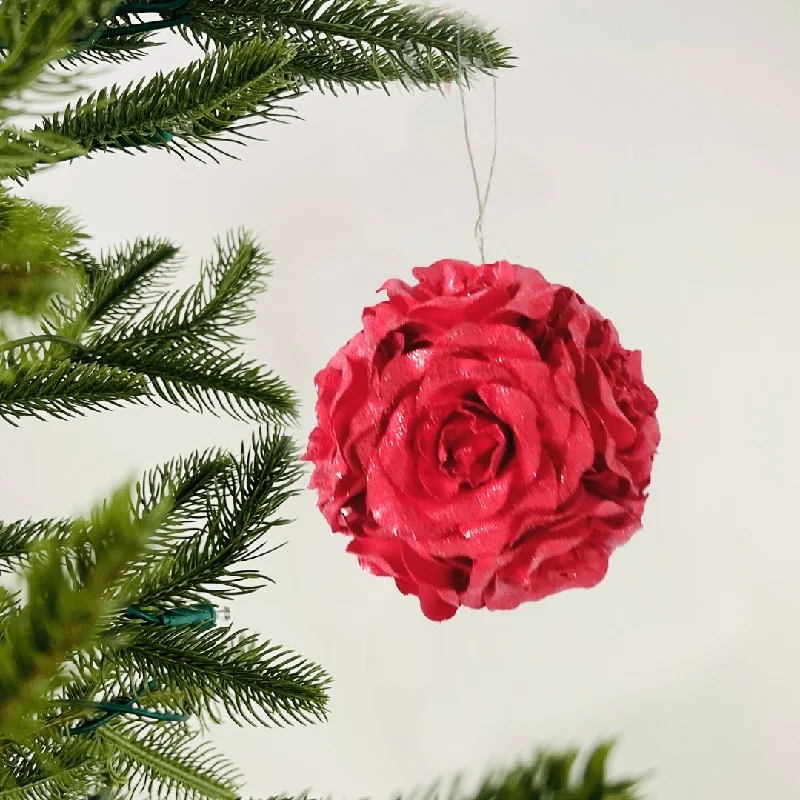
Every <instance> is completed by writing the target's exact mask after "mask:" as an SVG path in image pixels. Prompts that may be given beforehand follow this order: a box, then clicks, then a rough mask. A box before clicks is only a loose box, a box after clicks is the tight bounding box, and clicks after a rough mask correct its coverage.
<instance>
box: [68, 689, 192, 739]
mask: <svg viewBox="0 0 800 800" xmlns="http://www.w3.org/2000/svg"><path fill="white" fill-rule="evenodd" d="M148 688H149V690H150V691H153V690H154V689H157V688H158V684H157V683H156V682H155V681H150V683H149V686H148ZM144 692H145V687H144V686H142V687H141V688H140V689H139V691H138V692H137V693H136V695H135V696H134V697H119V698H116V699H115V700H113V701H111V702H101V701H95V700H73V701H72V702H71V705H72V706H73V707H76V708H84V709H86V710H87V711H103V712H105V713H104V714H103V716H102V717H98V718H97V719H93V720H88V721H86V722H82V723H80V725H76V726H75V727H74V728H70V729H69V735H70V736H80V735H81V734H85V733H91V732H92V731H96V730H97V729H98V728H102V727H103V725H108V723H109V722H111V720H113V719H115V718H116V717H119V716H121V715H122V714H130V715H131V716H134V717H140V718H143V719H152V720H157V721H160V722H186V720H188V719H189V717H188V716H187V715H185V714H172V713H168V712H163V711H151V710H150V709H148V708H141V707H140V706H138V705H137V703H138V701H139V697H140V696H141V695H142V694H144Z"/></svg>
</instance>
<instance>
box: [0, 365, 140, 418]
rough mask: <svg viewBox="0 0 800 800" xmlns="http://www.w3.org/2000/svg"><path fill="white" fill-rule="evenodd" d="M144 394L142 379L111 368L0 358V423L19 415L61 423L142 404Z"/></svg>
mask: <svg viewBox="0 0 800 800" xmlns="http://www.w3.org/2000/svg"><path fill="white" fill-rule="evenodd" d="M2 355H5V356H6V358H5V363H3V358H2ZM147 395H148V388H147V381H146V380H145V378H144V376H142V375H137V374H134V373H131V372H125V371H123V370H121V369H117V368H115V367H111V366H106V365H103V364H91V363H86V364H81V363H75V362H71V361H67V360H60V361H55V363H52V360H51V359H46V360H43V359H36V360H31V359H30V358H26V359H25V360H24V361H21V362H20V363H19V364H16V363H13V362H12V361H11V359H10V358H9V357H8V354H1V355H0V419H4V420H5V421H6V422H9V423H11V424H12V425H16V424H17V422H16V420H17V419H18V418H19V417H23V416H27V417H36V418H37V419H44V418H45V417H44V415H45V414H49V415H50V416H54V417H56V418H59V419H66V418H67V417H70V416H74V415H76V414H79V413H81V412H82V411H85V410H97V409H101V408H109V407H111V406H121V405H122V403H123V402H129V403H131V402H143V400H144V399H145V398H146V397H147Z"/></svg>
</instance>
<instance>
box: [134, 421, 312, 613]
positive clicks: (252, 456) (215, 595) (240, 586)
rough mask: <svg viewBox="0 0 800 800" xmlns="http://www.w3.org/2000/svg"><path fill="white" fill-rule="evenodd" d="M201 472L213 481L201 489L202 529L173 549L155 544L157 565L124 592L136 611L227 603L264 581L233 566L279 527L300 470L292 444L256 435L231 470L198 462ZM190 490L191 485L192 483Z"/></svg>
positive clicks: (253, 554)
mask: <svg viewBox="0 0 800 800" xmlns="http://www.w3.org/2000/svg"><path fill="white" fill-rule="evenodd" d="M199 463H200V465H203V462H199ZM204 466H205V468H206V474H207V475H209V477H211V478H212V480H213V483H212V480H209V481H208V482H207V483H206V484H205V485H203V486H202V495H201V497H202V500H203V501H204V502H205V503H206V509H205V513H206V522H205V525H204V526H203V529H202V530H201V531H199V532H197V533H196V534H195V535H192V536H191V537H189V538H185V539H184V540H183V541H180V542H179V543H178V544H175V543H174V540H173V541H172V542H171V543H170V542H167V543H166V544H165V546H164V547H161V546H160V545H159V544H158V541H157V543H156V547H157V548H158V552H159V559H158V562H157V563H151V564H150V565H148V569H147V570H146V571H142V572H141V573H139V575H138V577H134V580H135V581H136V583H135V588H133V589H132V593H133V596H134V597H135V598H136V603H137V605H139V606H141V607H142V608H148V607H159V606H161V605H164V604H170V603H176V602H201V603H202V602H208V601H209V600H210V599H217V600H223V599H230V598H232V597H235V596H237V595H242V594H248V593H250V592H253V591H256V590H257V589H258V588H259V587H261V586H263V585H264V583H265V582H267V581H269V580H270V579H269V578H267V577H266V576H264V575H262V574H261V573H259V572H258V571H257V570H251V569H243V568H242V567H241V566H239V565H241V564H242V563H243V562H246V561H250V560H252V559H254V558H257V557H258V556H260V555H263V554H264V553H265V551H266V549H267V544H266V541H265V540H266V537H267V535H268V534H269V533H270V532H271V531H272V530H273V529H274V528H276V527H278V526H281V525H284V524H286V522H287V520H285V519H281V518H276V516H275V514H276V512H277V510H278V509H279V508H280V506H281V505H282V504H283V503H284V502H285V501H286V500H288V499H289V498H290V497H292V496H294V495H295V494H297V491H298V490H297V488H296V482H297V479H298V477H299V476H300V474H301V472H302V466H301V465H300V463H299V461H298V458H297V451H296V448H295V445H294V443H293V442H292V440H291V439H289V438H288V437H287V436H284V435H281V434H279V433H272V432H269V431H263V430H262V431H259V432H258V433H257V434H256V435H255V436H254V437H253V442H252V446H251V449H250V450H249V451H246V450H245V448H244V447H242V451H241V455H240V457H239V459H237V460H236V461H235V462H233V463H232V464H230V465H228V464H226V463H223V462H221V461H220V462H216V463H215V464H213V465H212V463H210V462H205V464H204ZM189 480H190V477H189V473H187V474H186V481H187V482H189ZM193 483H194V486H195V487H197V486H198V482H197V480H196V479H195V480H194V481H193ZM206 493H207V494H206ZM153 499H155V497H154V498H153ZM199 499H200V498H198V500H199ZM198 510H199V508H198Z"/></svg>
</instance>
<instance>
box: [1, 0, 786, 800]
mask: <svg viewBox="0 0 800 800" xmlns="http://www.w3.org/2000/svg"><path fill="white" fill-rule="evenodd" d="M462 6H463V7H466V8H468V9H470V10H473V11H476V12H478V13H479V14H480V15H481V16H482V17H483V18H484V19H486V20H488V21H489V22H491V23H492V24H493V25H496V26H498V27H499V28H500V35H501V37H502V38H503V40H504V41H506V42H507V43H509V44H511V45H512V46H513V47H514V48H515V50H516V52H517V55H518V56H519V60H520V61H519V68H518V69H517V70H515V71H512V72H507V73H505V74H503V76H502V78H501V80H500V86H499V92H500V137H501V138H500V157H499V163H498V173H497V177H496V184H495V186H494V189H493V196H492V200H491V203H490V209H489V212H488V220H487V250H488V252H487V255H488V257H489V258H490V259H497V258H506V259H509V260H516V261H518V262H520V263H524V264H527V265H529V266H534V267H536V268H538V269H540V270H541V271H542V272H544V274H545V275H546V276H547V277H548V278H549V279H551V280H553V281H557V282H561V283H565V284H568V285H571V286H573V287H575V288H576V289H577V290H578V291H579V292H580V293H581V294H582V295H583V296H584V297H585V298H586V299H587V300H588V301H589V302H590V303H592V304H593V305H595V306H596V307H597V308H599V309H600V310H601V311H602V312H603V313H604V314H606V315H607V316H609V317H610V318H611V319H613V320H614V321H615V322H616V324H617V326H618V328H619V329H620V331H621V335H622V341H623V344H625V345H626V346H628V347H630V348H641V349H642V350H643V351H644V365H645V375H646V378H647V379H648V381H649V382H650V383H651V385H652V386H653V388H654V389H655V391H656V392H657V394H658V396H659V398H660V401H661V410H660V420H661V424H662V430H663V444H662V447H661V452H660V454H659V456H658V458H657V460H656V466H655V471H654V477H653V484H652V496H651V500H650V502H649V506H648V508H647V512H646V515H645V529H644V530H643V531H642V532H641V533H639V534H638V535H637V536H636V537H635V538H634V539H633V541H632V542H631V543H630V544H629V545H627V546H626V547H624V548H623V549H622V550H620V551H619V552H618V553H617V554H616V555H615V557H614V558H613V559H612V564H611V570H610V573H609V575H608V577H607V579H606V581H605V582H604V583H603V584H601V586H600V587H598V588H597V589H594V590H591V591H589V592H583V591H575V592H571V593H567V594H563V595H561V596H557V597H554V598H550V599H548V600H546V601H544V602H541V603H538V604H532V605H528V606H527V607H524V608H521V609H519V610H517V611H514V612H500V613H496V614H490V613H488V612H471V611H469V610H464V611H462V612H460V613H459V614H458V615H457V617H456V618H455V619H454V620H453V621H450V622H447V623H444V624H440V625H439V624H434V623H431V622H428V621H427V620H426V619H424V618H423V616H422V614H421V613H420V611H419V609H418V607H417V604H416V602H415V600H414V599H413V598H403V597H402V596H400V595H399V594H398V593H397V591H396V590H395V588H394V586H393V584H392V582H391V581H388V580H381V579H377V578H372V577H370V576H368V575H366V574H363V573H362V572H361V571H360V570H359V569H358V567H357V564H356V561H355V559H354V558H352V557H350V556H347V555H345V554H344V552H343V551H344V547H345V544H346V540H345V539H344V538H334V537H332V536H331V535H330V534H329V533H328V531H327V529H326V526H325V523H324V521H323V520H322V518H321V517H320V516H319V515H318V514H317V513H316V511H315V508H314V498H313V496H312V495H311V494H310V493H306V494H304V496H303V497H302V499H301V500H299V501H298V502H296V503H295V504H294V506H293V507H292V513H293V514H295V515H296V517H297V522H296V523H295V524H294V525H293V526H292V527H291V528H290V529H284V532H286V533H287V534H288V536H289V538H290V540H291V542H290V545H289V546H288V547H285V548H283V549H281V550H280V551H279V552H278V553H276V554H274V555H272V556H270V557H269V559H268V561H265V563H264V567H265V569H267V570H268V571H269V573H270V574H271V575H272V576H274V577H275V578H276V579H277V581H278V583H277V585H276V586H274V587H273V588H271V589H269V590H265V591H264V592H263V593H261V594H259V595H256V596H255V597H254V598H251V599H246V600H244V601H242V602H239V603H236V604H235V606H234V608H233V613H234V621H235V623H236V624H237V625H241V626H248V627H251V628H254V629H256V630H258V631H259V632H261V633H262V634H263V635H265V636H269V637H273V638H274V639H275V640H276V641H278V642H282V643H285V644H286V645H288V646H291V647H293V648H295V649H297V650H299V651H301V652H303V653H305V654H307V655H308V656H309V657H312V658H314V659H316V660H318V661H319V662H320V663H322V664H324V665H325V666H326V667H327V668H328V669H329V670H330V671H331V673H332V674H333V676H334V677H335V685H334V688H333V696H332V703H331V721H330V722H329V723H328V724H327V725H323V726H317V727H314V728H295V729H290V730H288V731H269V730H250V729H243V730H239V729H237V728H235V727H234V726H229V727H225V728H223V729H221V730H219V731H217V732H216V734H215V736H216V738H217V740H218V741H219V744H220V746H221V747H222V748H224V749H225V750H226V751H227V752H228V753H229V754H230V755H232V756H234V757H235V758H236V759H237V760H238V762H239V763H240V764H241V765H242V766H243V768H244V769H245V771H246V774H247V777H248V781H249V789H250V791H251V792H252V793H253V794H255V795H261V796H266V795H267V794H270V793H277V792H281V791H287V792H295V791H298V790H302V789H304V788H307V787H310V788H312V789H313V790H314V791H316V792H319V793H322V794H325V793H332V794H333V795H334V796H335V797H337V798H342V799H344V798H348V797H349V798H354V797H357V796H364V795H370V796H373V797H375V798H383V797H387V795H388V793H389V792H391V791H392V790H394V789H397V788H400V787H412V786H416V785H418V784H420V783H423V782H425V781H428V780H429V779H431V778H433V777H435V776H438V775H443V774H444V775H447V774H449V773H452V772H454V771H456V770H458V769H461V768H469V769H472V770H473V772H474V771H477V770H479V769H480V768H481V767H482V765H485V764H488V763H489V762H497V761H502V760H505V759H510V758H512V757H515V756H517V755H521V754H524V753H526V752H528V750H529V748H531V747H532V746H533V745H534V744H536V743H571V742H577V743H591V742H592V741H594V740H595V739H596V738H597V737H599V736H601V735H606V734H612V733H618V734H620V735H621V737H622V739H621V747H620V750H619V752H618V756H617V759H616V762H615V764H616V766H617V767H618V769H619V770H620V771H622V770H630V771H640V770H646V769H648V768H650V767H655V768H656V773H655V776H654V777H653V779H652V781H651V782H650V784H649V790H650V791H649V797H650V798H653V800H667V798H680V800H710V798H723V797H724V798H726V800H745V798H753V797H774V798H789V797H797V796H800V777H798V771H797V765H796V760H797V759H796V753H797V747H798V744H800V685H798V677H797V676H798V674H800V638H799V637H798V634H797V625H798V614H799V613H800V593H799V592H798V589H797V583H796V572H797V568H798V561H800V535H799V532H798V527H797V501H798V490H800V482H799V481H798V474H799V473H798V466H797V453H798V447H800V423H799V422H798V386H800V381H799V379H798V372H797V366H798V358H797V357H798V347H797V343H796V335H797V334H796V328H797V321H796V320H797V315H796V310H797V308H798V293H800V270H799V269H798V258H799V257H800V233H799V231H800V227H798V212H800V102H799V101H798V98H799V97H800V46H799V45H798V39H799V35H800V10H799V9H798V6H797V4H796V3H794V2H790V0H759V2H755V1H754V0H751V1H750V2H748V1H747V0H741V2H738V3H737V2H730V0H725V1H724V2H723V1H722V0H649V1H648V0H627V1H626V0H462ZM170 41H171V44H170V45H169V46H168V47H165V48H163V51H162V52H160V53H159V54H158V55H156V56H154V58H153V61H151V62H150V64H149V65H148V69H149V68H150V65H151V64H152V63H154V62H157V63H158V64H159V66H162V67H168V66H171V65H174V64H178V63H181V62H184V61H186V60H188V58H190V53H189V52H188V50H187V48H186V47H185V46H184V45H181V44H179V43H178V41H179V40H175V39H171V40H170ZM142 72H143V67H142V65H135V66H133V67H128V68H125V69H122V70H118V71H116V72H115V74H114V79H115V80H127V79H128V78H129V77H132V76H135V75H136V76H138V75H139V74H141V73H142ZM103 80H105V78H103ZM108 80H109V81H110V80H111V78H110V77H109V78H108ZM488 89H489V84H488V82H487V83H486V84H485V85H484V89H483V90H481V91H476V92H475V93H474V94H472V95H471V96H470V97H469V99H468V102H469V107H470V115H471V120H472V127H473V131H474V137H475V141H476V148H477V150H478V158H479V160H480V163H481V165H482V167H485V165H486V162H487V160H488V156H489V153H490V150H491V143H490V131H491V124H490V109H491V95H490V92H489V90H488ZM298 110H299V111H300V113H301V114H302V115H303V117H304V118H305V121H304V122H300V123H296V124H293V125H291V126H285V127H284V126H275V127H271V128H267V129H264V131H263V132H264V134H265V135H266V136H267V137H268V138H269V141H268V142H266V143H263V144H261V145H255V146H252V147H250V148H249V149H247V151H246V152H243V157H242V161H241V162H239V163H236V162H232V161H231V162H225V163H224V164H223V165H222V166H220V167H217V166H214V165H208V166H202V165H197V164H192V163H189V164H184V163H181V162H180V161H179V160H178V159H177V158H175V157H171V156H169V155H166V154H153V155H151V156H149V157H141V156H137V157H136V158H128V157H125V156H123V155H110V156H105V157H98V158H96V159H94V160H93V161H91V162H81V163H75V164H73V165H71V166H65V167H62V168H59V169H57V170H55V171H52V172H50V173H49V174H47V175H43V176H42V177H40V178H37V179H36V180H35V181H34V182H33V183H31V185H30V187H29V189H28V193H29V194H30V195H31V196H33V197H36V198H37V199H40V200H43V201H47V202H53V203H57V204H64V205H70V206H72V207H73V208H74V209H75V211H76V212H77V213H78V214H79V215H80V216H81V217H82V218H83V219H84V220H85V222H86V224H87V227H88V229H89V230H90V231H91V232H92V233H93V234H95V236H96V238H97V242H98V245H102V246H104V247H105V246H107V245H110V244H113V243H117V242H120V241H123V240H126V239H131V238H133V237H135V236H136V235H144V234H165V235H169V236H170V237H172V238H173V239H174V240H176V241H177V242H180V243H182V244H184V245H185V252H186V253H187V255H188V257H189V266H188V267H187V274H186V280H187V281H188V280H190V279H191V278H194V277H195V275H196V272H195V270H196V264H197V262H198V261H199V259H200V258H201V257H203V256H205V255H207V254H210V252H211V246H212V237H213V235H215V234H217V233H224V232H225V231H227V230H228V229H230V228H232V227H237V226H239V225H245V226H248V227H249V228H251V229H253V230H254V231H255V232H256V233H257V235H258V236H259V237H260V238H261V239H262V240H263V242H264V243H265V244H266V245H267V247H268V248H269V249H270V250H271V252H272V254H273V256H274V258H275V261H276V267H275V276H274V278H273V279H272V281H271V285H270V290H269V292H268V294H267V295H266V296H265V297H264V298H263V300H262V302H261V304H260V306H259V316H258V322H257V324H255V325H254V326H253V328H252V333H253V336H254V341H253V342H252V344H251V346H250V348H249V352H250V354H251V355H253V356H255V357H257V358H258V359H260V360H262V361H264V362H265V363H267V364H269V365H270V366H272V367H274V368H275V369H276V370H277V371H278V372H279V373H280V374H281V375H283V376H284V377H285V378H286V379H287V380H288V381H289V382H290V383H291V384H292V385H294V386H296V387H298V389H299V390H300V392H301V395H302V398H303V401H304V416H303V425H302V431H301V435H302V436H303V437H305V436H306V435H307V433H308V431H309V430H310V428H311V425H312V410H313V399H314V393H313V385H312V379H313V375H314V373H315V372H316V371H317V370H318V369H319V368H321V367H322V366H323V365H324V363H325V362H326V361H327V359H328V358H329V357H330V355H332V353H333V352H334V350H335V349H336V348H337V347H338V346H339V345H340V344H341V343H343V342H344V341H345V340H346V339H347V338H349V336H350V335H352V333H354V332H355V330H356V329H357V327H358V325H359V315H360V311H361V309H362V307H363V306H364V305H365V304H371V303H373V302H374V301H375V299H376V298H375V295H374V294H373V293H374V291H375V289H376V288H377V287H378V286H379V285H380V284H381V283H382V282H383V281H384V280H385V279H387V278H389V277H392V276H400V277H409V276H410V270H411V268H412V267H413V266H416V265H424V264H428V263H430V262H432V261H434V260H436V259H438V258H442V257H446V256H451V257H466V258H476V254H475V248H474V243H473V241H472V238H471V230H472V224H473V220H474V205H473V204H474V198H473V194H472V188H471V185H470V182H469V170H468V165H467V161H466V155H465V152H464V149H463V142H462V139H461V132H460V130H461V128H460V126H461V120H460V111H459V105H458V96H457V94H456V93H455V92H454V93H452V94H451V95H449V96H448V97H441V96H439V95H438V94H436V93H430V94H421V93H420V94H415V95H404V94H402V93H401V92H399V91H398V92H397V93H396V94H394V96H392V97H391V98H387V97H386V96H385V95H383V94H382V93H381V92H377V91H376V92H372V93H367V94H363V95H361V96H360V97H359V96H356V95H355V94H353V95H352V96H347V97H344V98H342V99H335V98H333V97H330V96H326V97H323V96H319V95H311V96H308V97H306V98H305V99H303V100H301V101H300V102H299V104H298ZM248 437H249V430H248V428H247V426H245V425H243V424H241V423H237V422H234V421H230V420H227V419H222V420H220V419H214V418H212V417H199V416H196V415H191V414H185V413H183V412H181V411H179V410H177V409H162V410H156V409H134V410H132V409H126V410H120V411H114V412H106V413H103V414H101V415H97V414H96V415H92V416H89V417H86V418H84V419H81V420H79V421H75V422H72V423H70V424H66V423H60V422H56V421H52V422H47V423H33V422H31V423H26V424H24V425H22V427H21V428H19V429H16V430H14V429H11V428H10V427H8V426H6V427H4V428H3V439H2V452H0V471H1V472H2V475H3V491H2V495H3V497H2V512H3V515H4V518H6V519H10V518H13V517H17V516H24V515H29V514H31V515H35V516H43V515H49V514H63V513H69V512H78V511H83V510H85V509H86V507H87V504H88V502H89V501H90V500H91V499H93V498H96V497H98V496H100V495H102V494H103V492H104V491H106V490H107V489H108V488H109V487H111V486H112V485H114V484H115V483H116V482H117V480H118V479H122V478H125V477H128V476H131V475H136V474H138V473H140V472H141V471H142V470H143V469H145V468H147V467H149V466H151V465H153V464H155V463H158V462H160V461H163V460H166V459H168V458H170V457H172V456H174V455H176V454H179V453H188V452H190V451H191V450H193V449H195V448H204V447H206V446H210V445H214V444H222V445H229V446H236V445H237V443H238V442H239V441H240V439H242V438H248Z"/></svg>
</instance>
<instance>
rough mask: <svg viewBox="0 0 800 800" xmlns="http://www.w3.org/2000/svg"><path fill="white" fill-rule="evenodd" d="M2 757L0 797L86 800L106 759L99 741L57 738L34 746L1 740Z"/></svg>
mask: <svg viewBox="0 0 800 800" xmlns="http://www.w3.org/2000/svg"><path fill="white" fill-rule="evenodd" d="M106 758H107V756H106ZM0 760H2V766H3V769H2V770H0V800H86V790H87V787H92V786H94V785H96V784H97V782H98V779H99V777H100V773H101V768H102V764H103V761H104V758H103V754H102V751H101V748H100V747H98V745H97V743H96V742H91V741H88V740H83V741H81V740H80V739H61V738H57V739H54V740H53V741H52V742H50V743H49V744H48V745H46V746H44V747H43V746H41V745H40V746H37V747H35V748H30V747H25V746H20V745H15V744H11V743H9V742H7V741H6V742H5V743H0Z"/></svg>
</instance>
